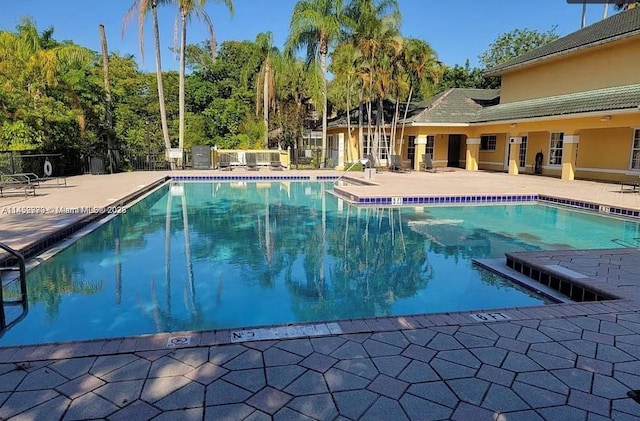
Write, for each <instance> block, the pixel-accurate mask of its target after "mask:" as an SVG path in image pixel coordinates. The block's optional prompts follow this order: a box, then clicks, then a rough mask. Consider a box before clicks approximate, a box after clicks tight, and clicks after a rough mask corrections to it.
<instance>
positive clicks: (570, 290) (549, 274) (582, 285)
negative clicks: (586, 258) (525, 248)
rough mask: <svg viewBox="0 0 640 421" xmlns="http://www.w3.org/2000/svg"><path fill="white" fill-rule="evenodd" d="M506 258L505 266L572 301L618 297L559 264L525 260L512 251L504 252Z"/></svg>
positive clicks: (602, 299) (584, 276)
mask: <svg viewBox="0 0 640 421" xmlns="http://www.w3.org/2000/svg"><path fill="white" fill-rule="evenodd" d="M506 258H507V262H506V264H507V267H509V268H511V269H513V270H514V271H516V272H518V273H521V274H523V275H525V276H527V277H529V278H531V279H533V280H534V281H536V282H538V283H540V284H542V285H544V286H546V287H548V288H551V289H552V290H555V291H559V292H560V293H561V294H563V295H565V296H567V297H569V298H571V299H572V300H573V301H576V302H587V301H604V300H613V299H616V298H618V297H616V296H614V295H612V294H609V293H607V292H606V291H603V290H602V289H599V288H594V286H593V285H591V284H592V283H593V280H592V279H590V278H589V277H588V276H586V275H583V274H581V273H578V272H575V271H572V270H570V269H567V268H565V267H562V266H560V265H539V264H535V263H532V262H527V261H526V260H524V259H521V258H519V257H518V256H516V255H515V254H512V253H506ZM603 287H604V285H603Z"/></svg>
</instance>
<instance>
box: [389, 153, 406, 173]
mask: <svg viewBox="0 0 640 421" xmlns="http://www.w3.org/2000/svg"><path fill="white" fill-rule="evenodd" d="M389 170H391V171H392V172H404V170H403V168H402V160H401V159H400V155H391V160H390V162H389Z"/></svg>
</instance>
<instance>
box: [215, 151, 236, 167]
mask: <svg viewBox="0 0 640 421" xmlns="http://www.w3.org/2000/svg"><path fill="white" fill-rule="evenodd" d="M218 168H219V169H220V171H231V170H232V169H233V168H232V167H231V155H229V154H226V153H225V154H220V162H219V163H218Z"/></svg>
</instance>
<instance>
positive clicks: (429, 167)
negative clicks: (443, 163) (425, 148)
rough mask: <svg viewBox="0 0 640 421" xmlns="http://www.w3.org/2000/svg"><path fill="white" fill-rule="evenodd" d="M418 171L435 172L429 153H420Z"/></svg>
mask: <svg viewBox="0 0 640 421" xmlns="http://www.w3.org/2000/svg"><path fill="white" fill-rule="evenodd" d="M420 171H426V172H436V167H434V166H433V161H432V160H431V155H429V154H424V155H422V162H421V163H420Z"/></svg>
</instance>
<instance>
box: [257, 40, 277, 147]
mask: <svg viewBox="0 0 640 421" xmlns="http://www.w3.org/2000/svg"><path fill="white" fill-rule="evenodd" d="M255 43H256V46H257V47H258V49H259V51H260V56H261V58H262V65H261V66H260V73H259V74H258V77H257V79H256V117H257V116H258V113H259V110H260V98H261V97H262V116H263V117H262V119H263V122H264V136H265V137H264V146H265V147H267V146H268V145H269V110H270V109H273V108H275V101H276V97H275V77H274V71H275V68H274V60H275V59H276V58H277V56H278V54H279V51H278V49H277V48H276V47H274V46H273V34H272V33H271V32H266V33H260V34H258V36H257V37H256V41H255ZM260 85H262V86H260ZM260 91H262V93H261V92H260Z"/></svg>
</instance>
